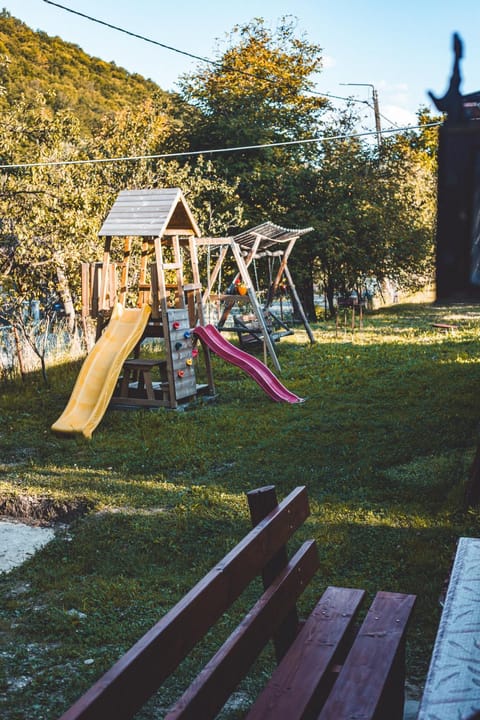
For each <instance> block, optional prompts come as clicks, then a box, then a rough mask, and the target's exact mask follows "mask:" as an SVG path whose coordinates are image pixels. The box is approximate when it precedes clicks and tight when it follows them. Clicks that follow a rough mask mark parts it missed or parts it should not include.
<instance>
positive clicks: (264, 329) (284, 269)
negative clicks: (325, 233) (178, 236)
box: [197, 222, 315, 371]
mask: <svg viewBox="0 0 480 720" xmlns="http://www.w3.org/2000/svg"><path fill="white" fill-rule="evenodd" d="M311 230H312V228H302V229H287V228H284V227H281V226H279V225H275V224H274V223H272V222H264V223H262V224H261V225H258V226H256V227H254V228H252V229H251V230H246V231H244V232H241V233H239V234H238V235H235V236H232V237H226V238H200V239H199V240H197V245H198V246H200V247H202V246H206V247H207V248H208V251H210V249H211V248H216V249H218V251H219V253H218V257H217V260H216V262H215V265H214V267H213V270H212V271H211V272H210V267H209V268H208V278H207V287H206V290H205V292H204V294H203V302H204V304H205V305H207V304H210V305H212V304H215V305H216V308H217V316H218V321H217V323H216V326H217V328H218V329H219V330H220V331H222V330H229V331H230V330H232V329H233V331H234V332H236V333H237V334H238V338H239V341H240V344H241V345H242V346H245V345H248V344H250V343H251V342H255V341H256V342H263V343H265V346H266V348H267V350H268V352H269V354H270V357H271V359H272V361H273V363H274V365H275V367H276V369H277V370H279V371H280V369H281V368H280V363H279V361H278V358H277V354H276V352H275V346H274V342H276V341H277V340H279V339H280V338H281V337H284V336H286V335H291V334H293V330H292V329H291V328H290V327H289V326H288V324H287V323H286V322H285V320H284V318H282V317H281V316H279V314H278V313H275V312H274V310H273V307H272V306H273V303H274V301H275V300H276V298H277V295H278V292H279V290H280V288H282V287H285V288H287V289H288V292H289V293H290V296H291V298H292V299H293V302H294V304H295V308H296V311H297V313H298V314H299V316H300V318H301V322H302V323H303V326H304V328H305V330H306V332H307V334H308V337H309V340H310V342H311V343H313V342H315V341H314V337H313V333H312V330H311V328H310V326H309V324H308V320H307V317H306V315H305V311H304V309H303V306H302V303H301V301H300V298H299V296H298V293H297V290H296V287H295V284H294V282H293V279H292V275H291V273H290V270H289V267H288V260H289V257H290V255H291V253H292V250H293V248H294V246H295V243H296V241H297V240H298V238H299V237H300V236H301V235H304V234H305V233H308V232H310V231H311ZM229 253H231V255H232V256H233V260H234V262H235V264H236V274H235V276H234V278H233V281H232V282H231V283H230V284H229V286H228V288H227V289H226V290H225V289H223V290H222V288H221V278H222V269H223V266H224V263H225V261H226V260H227V258H228V256H229ZM259 260H266V261H267V262H268V268H269V283H268V288H267V289H266V292H265V297H264V298H263V300H262V301H260V298H259V288H258V287H257V288H256V287H255V285H254V282H253V280H252V277H251V274H250V271H249V268H250V267H252V266H253V267H254V269H255V275H256V274H257V273H256V263H257V261H259ZM275 261H277V262H278V268H277V269H276V271H275V272H274V262H275ZM215 286H217V291H216V292H215V291H214V288H215ZM247 303H248V304H249V305H250V307H251V312H250V313H242V312H239V313H235V314H234V313H233V312H232V311H233V309H234V308H235V306H237V305H238V306H245V305H246V304H247ZM230 315H231V316H232V318H233V326H227V325H226V323H227V319H228V318H229V316H230Z"/></svg>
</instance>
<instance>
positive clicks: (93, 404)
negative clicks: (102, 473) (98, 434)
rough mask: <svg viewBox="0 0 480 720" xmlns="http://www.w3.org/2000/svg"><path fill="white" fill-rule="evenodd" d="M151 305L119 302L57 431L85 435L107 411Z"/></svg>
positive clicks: (90, 356)
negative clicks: (138, 306)
mask: <svg viewBox="0 0 480 720" xmlns="http://www.w3.org/2000/svg"><path fill="white" fill-rule="evenodd" d="M149 316H150V308H149V307H148V305H145V306H144V307H142V308H133V309H130V308H124V307H123V305H120V304H117V306H116V307H115V308H114V311H113V313H112V317H111V319H110V322H109V323H108V325H107V327H106V329H105V332H104V333H103V335H102V336H101V337H100V339H99V340H98V341H97V342H96V343H95V345H94V347H93V348H92V350H91V352H90V353H89V354H88V355H87V357H86V359H85V362H84V363H83V365H82V368H81V370H80V372H79V374H78V378H77V381H76V383H75V387H74V388H73V391H72V395H71V397H70V400H69V401H68V404H67V407H66V408H65V410H64V411H63V413H62V414H61V415H60V417H59V418H58V420H57V422H55V423H54V424H53V425H52V430H53V431H54V432H58V433H66V434H69V435H70V434H72V433H78V434H80V433H81V434H82V435H84V436H85V437H86V438H91V437H92V432H93V431H94V430H95V428H96V427H97V425H98V423H99V422H100V420H101V419H102V417H103V416H104V414H105V411H106V409H107V407H108V403H109V402H110V399H111V397H112V395H113V391H114V389H115V384H116V382H117V379H118V376H119V375H120V371H121V369H122V365H123V363H124V361H125V360H126V359H127V358H128V356H129V355H130V353H131V352H132V350H133V348H134V347H135V345H136V344H137V343H138V341H139V340H140V339H141V337H142V335H143V331H144V329H145V326H146V324H147V322H148V318H149Z"/></svg>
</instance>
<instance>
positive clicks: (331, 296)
mask: <svg viewBox="0 0 480 720" xmlns="http://www.w3.org/2000/svg"><path fill="white" fill-rule="evenodd" d="M323 291H324V293H325V297H326V298H327V302H328V311H329V313H330V315H331V317H334V316H335V313H336V312H337V309H336V307H335V284H334V283H333V281H332V278H331V277H330V276H327V278H326V280H325V284H324V289H323Z"/></svg>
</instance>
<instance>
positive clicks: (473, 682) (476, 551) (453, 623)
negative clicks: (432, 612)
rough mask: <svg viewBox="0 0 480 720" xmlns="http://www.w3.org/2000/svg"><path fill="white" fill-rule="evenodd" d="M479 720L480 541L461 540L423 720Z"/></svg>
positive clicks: (427, 685) (422, 709)
mask: <svg viewBox="0 0 480 720" xmlns="http://www.w3.org/2000/svg"><path fill="white" fill-rule="evenodd" d="M476 713H479V714H478V715H477V714H476ZM474 717H480V539H478V538H460V540H459V543H458V547H457V552H456V555H455V561H454V563H453V568H452V573H451V576H450V581H449V584H448V590H447V595H446V598H445V603H444V606H443V611H442V615H441V618H440V624H439V628H438V632H437V637H436V640H435V645H434V648H433V654H432V659H431V662H430V667H429V670H428V675H427V680H426V683H425V689H424V693H423V697H422V700H421V703H420V710H419V714H418V720H467V719H468V720H470V719H471V718H474Z"/></svg>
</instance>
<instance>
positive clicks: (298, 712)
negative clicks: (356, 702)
mask: <svg viewBox="0 0 480 720" xmlns="http://www.w3.org/2000/svg"><path fill="white" fill-rule="evenodd" d="M364 595H365V593H364V591H363V590H352V589H349V588H336V587H329V588H327V590H326V591H325V592H324V594H323V595H322V597H321V599H320V601H319V603H318V604H317V606H316V607H315V609H314V610H313V612H312V614H311V615H310V616H309V617H308V619H307V621H306V623H305V625H304V626H303V628H302V630H301V632H300V633H299V634H298V636H297V638H296V639H295V641H294V643H293V644H292V646H291V648H290V650H289V652H288V656H287V657H285V658H284V660H283V661H282V662H281V663H280V665H279V666H278V667H277V668H276V670H275V671H274V672H273V674H272V678H271V680H270V681H269V683H268V685H267V686H266V687H265V689H264V690H263V692H262V693H261V694H260V696H259V698H258V700H257V701H256V703H255V705H254V706H253V707H252V709H251V710H250V712H249V714H248V715H247V718H246V720H300V719H301V718H303V717H304V716H305V714H306V713H311V711H312V709H313V707H315V706H316V707H317V708H318V707H320V703H321V697H322V695H325V694H326V692H327V690H328V687H329V685H330V683H331V679H330V677H329V675H330V672H329V671H331V668H332V664H333V662H336V661H337V660H336V656H337V653H338V650H339V648H341V645H342V641H343V640H344V639H345V637H346V636H347V635H348V634H349V632H350V631H351V626H352V623H353V622H354V619H355V615H356V613H357V611H358V609H359V607H360V604H361V602H362V599H363V597H364Z"/></svg>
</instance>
